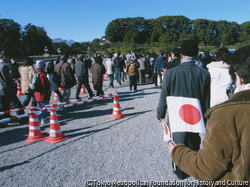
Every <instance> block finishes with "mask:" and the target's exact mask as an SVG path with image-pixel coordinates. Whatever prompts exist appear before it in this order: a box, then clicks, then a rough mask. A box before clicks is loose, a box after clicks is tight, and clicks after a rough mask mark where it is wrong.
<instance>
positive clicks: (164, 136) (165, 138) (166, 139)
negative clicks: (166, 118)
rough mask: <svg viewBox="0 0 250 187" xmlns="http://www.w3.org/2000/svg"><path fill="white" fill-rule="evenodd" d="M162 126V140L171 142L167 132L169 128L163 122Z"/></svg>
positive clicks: (169, 134)
mask: <svg viewBox="0 0 250 187" xmlns="http://www.w3.org/2000/svg"><path fill="white" fill-rule="evenodd" d="M162 126H163V129H164V135H163V140H164V142H169V141H171V140H172V138H171V132H170V131H169V128H168V126H167V124H165V123H164V122H162Z"/></svg>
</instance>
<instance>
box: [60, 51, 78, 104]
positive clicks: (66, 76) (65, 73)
mask: <svg viewBox="0 0 250 187" xmlns="http://www.w3.org/2000/svg"><path fill="white" fill-rule="evenodd" d="M68 58H69V55H68V54H66V55H63V56H62V57H61V60H62V61H61V62H59V63H58V64H56V66H55V72H56V73H57V74H60V75H61V87H62V88H63V89H64V90H63V101H64V102H67V101H69V97H70V94H71V88H72V87H73V86H75V85H76V78H75V75H74V72H73V70H72V68H71V65H70V64H69V63H68ZM60 67H62V68H61V70H60ZM59 70H60V72H59Z"/></svg>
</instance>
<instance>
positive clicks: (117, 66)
mask: <svg viewBox="0 0 250 187" xmlns="http://www.w3.org/2000/svg"><path fill="white" fill-rule="evenodd" d="M114 65H115V69H120V70H122V69H123V68H124V67H125V61H124V59H123V58H121V57H119V56H117V57H115V58H114Z"/></svg>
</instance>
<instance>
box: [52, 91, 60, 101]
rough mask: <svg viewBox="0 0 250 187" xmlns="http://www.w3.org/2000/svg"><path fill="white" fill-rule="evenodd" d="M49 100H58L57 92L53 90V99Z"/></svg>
mask: <svg viewBox="0 0 250 187" xmlns="http://www.w3.org/2000/svg"><path fill="white" fill-rule="evenodd" d="M51 101H59V99H58V95H57V93H56V92H54V99H53V100H51Z"/></svg>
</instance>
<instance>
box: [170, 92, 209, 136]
mask: <svg viewBox="0 0 250 187" xmlns="http://www.w3.org/2000/svg"><path fill="white" fill-rule="evenodd" d="M167 104H168V112H169V122H170V128H171V132H172V133H173V132H195V133H203V134H205V133H206V129H205V123H204V119H203V114H202V110H201V105H200V101H199V99H196V98H187V97H175V96H169V97H167Z"/></svg>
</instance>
